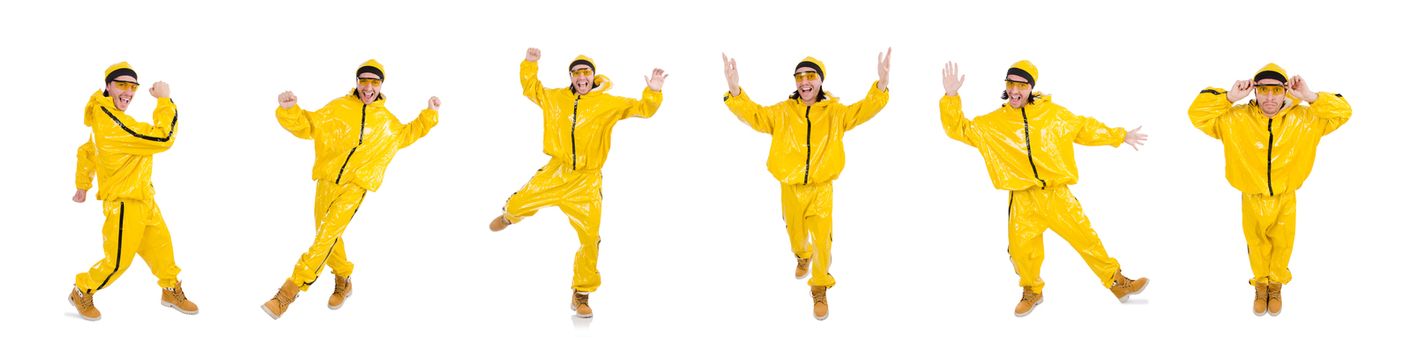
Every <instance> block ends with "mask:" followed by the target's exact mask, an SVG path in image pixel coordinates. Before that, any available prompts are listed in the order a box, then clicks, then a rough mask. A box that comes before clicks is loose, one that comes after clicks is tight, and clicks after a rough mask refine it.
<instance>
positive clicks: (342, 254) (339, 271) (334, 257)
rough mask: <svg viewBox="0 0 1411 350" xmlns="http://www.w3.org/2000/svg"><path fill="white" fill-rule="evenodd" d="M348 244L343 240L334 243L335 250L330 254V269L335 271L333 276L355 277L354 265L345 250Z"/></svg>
mask: <svg viewBox="0 0 1411 350" xmlns="http://www.w3.org/2000/svg"><path fill="white" fill-rule="evenodd" d="M344 244H346V243H344V241H343V240H342V239H339V240H337V241H336V242H334V243H333V250H332V252H331V253H329V254H328V269H330V270H333V274H335V275H339V276H343V277H348V276H352V275H353V263H352V262H350V261H348V253H347V251H346V250H344V248H343V245H344Z"/></svg>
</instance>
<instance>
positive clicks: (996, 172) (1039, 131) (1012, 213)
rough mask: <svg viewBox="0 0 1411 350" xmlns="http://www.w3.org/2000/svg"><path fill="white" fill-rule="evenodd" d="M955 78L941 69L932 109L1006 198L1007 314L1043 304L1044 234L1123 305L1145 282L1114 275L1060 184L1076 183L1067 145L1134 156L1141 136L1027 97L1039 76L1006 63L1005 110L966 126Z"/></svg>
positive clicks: (951, 70) (1029, 66)
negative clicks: (1017, 289) (1013, 286)
mask: <svg viewBox="0 0 1411 350" xmlns="http://www.w3.org/2000/svg"><path fill="white" fill-rule="evenodd" d="M958 71H959V67H958V66H957V65H956V64H955V63H947V64H946V67H945V69H944V71H943V72H942V74H943V78H942V83H943V85H944V87H945V90H946V95H945V97H942V98H941V102H940V107H941V124H942V125H943V127H944V128H945V130H946V135H947V136H950V137H951V138H953V139H955V140H957V141H960V142H964V143H965V144H967V145H970V146H974V147H975V148H977V149H979V151H980V156H981V157H982V158H984V159H985V168H986V170H988V171H989V174H990V181H992V182H993V183H994V186H995V188H996V189H1000V190H1006V191H1009V259H1010V261H1012V262H1013V263H1014V272H1015V273H1017V274H1018V275H1019V285H1020V286H1021V287H1023V288H1024V294H1023V295H1022V296H1021V297H1020V299H1019V304H1018V305H1016V306H1015V307H1014V315H1015V316H1019V317H1023V316H1025V315H1028V314H1029V312H1030V311H1033V310H1034V307H1035V306H1038V305H1039V303H1041V302H1043V288H1044V281H1043V279H1041V278H1039V268H1040V266H1041V265H1042V264H1043V261H1044V241H1043V234H1044V231H1045V230H1047V229H1053V231H1054V232H1056V233H1058V236H1059V237H1063V239H1064V240H1066V241H1068V244H1069V245H1072V246H1073V249H1074V250H1077V251H1078V255H1080V256H1082V257H1083V261H1084V262H1086V263H1087V264H1088V267H1089V268H1091V269H1092V270H1093V273H1095V274H1097V277H1098V279H1100V280H1101V281H1102V286H1103V287H1106V288H1108V289H1109V290H1111V291H1112V295H1114V296H1116V297H1117V299H1118V300H1120V301H1123V302H1125V301H1126V300H1127V297H1128V296H1130V295H1132V294H1137V293H1141V292H1142V290H1143V289H1145V288H1146V285H1147V279H1146V278H1139V279H1137V280H1132V279H1129V278H1127V277H1126V276H1123V275H1122V269H1121V266H1119V265H1118V264H1117V260H1116V259H1113V258H1112V257H1109V256H1108V255H1107V250H1106V249H1104V248H1103V246H1102V241H1101V240H1099V239H1098V237H1097V232H1094V231H1093V228H1092V224H1091V223H1089V222H1088V217H1087V215H1084V214H1083V208H1082V206H1081V205H1079V204H1078V199H1077V198H1075V197H1073V194H1072V193H1071V192H1069V191H1068V185H1071V184H1076V183H1078V167H1077V163H1076V162H1075V161H1074V160H1073V144H1074V143H1077V144H1081V145H1086V146H1099V145H1103V146H1112V147H1117V146H1120V145H1122V144H1123V143H1126V144H1129V145H1132V148H1133V149H1136V148H1137V146H1140V145H1142V144H1144V143H1145V142H1146V134H1143V133H1141V128H1140V127H1138V128H1136V129H1134V130H1131V131H1128V130H1126V129H1122V128H1109V127H1107V125H1103V124H1102V123H1101V122H1098V121H1097V120H1096V119H1093V118H1089V117H1084V116H1079V115H1076V114H1073V112H1069V111H1068V109H1066V108H1063V107H1062V106H1059V105H1058V104H1055V103H1053V101H1051V100H1050V97H1049V96H1043V95H1041V94H1039V93H1037V92H1034V91H1033V87H1034V85H1035V84H1037V83H1038V78H1039V70H1038V68H1036V67H1034V64H1033V63H1030V62H1029V61H1027V60H1026V61H1019V62H1016V63H1014V65H1012V66H1010V68H1009V71H1008V72H1006V74H1005V91H1004V94H1003V95H1002V96H1001V98H1003V99H1005V100H1006V101H1007V102H1008V103H1006V104H1004V105H1003V106H1000V108H999V109H996V110H995V111H994V112H990V113H989V114H986V115H983V116H980V117H977V118H975V120H974V121H971V120H969V119H966V118H965V114H964V112H963V111H962V110H961V106H960V95H959V90H960V86H961V84H963V83H965V77H964V76H958V74H959V72H958Z"/></svg>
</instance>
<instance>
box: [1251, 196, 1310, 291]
mask: <svg viewBox="0 0 1411 350" xmlns="http://www.w3.org/2000/svg"><path fill="white" fill-rule="evenodd" d="M1296 204H1297V200H1296V198H1295V191H1288V192H1284V193H1280V194H1276V195H1273V196H1269V195H1266V194H1261V193H1245V194H1244V195H1243V196H1242V198H1241V200H1240V207H1241V209H1242V210H1241V211H1242V212H1243V217H1244V220H1243V221H1244V239H1245V242H1246V243H1248V249H1249V267H1250V270H1253V272H1254V277H1253V278H1250V279H1249V284H1250V285H1254V284H1258V283H1270V282H1273V283H1281V284H1288V283H1289V281H1291V280H1293V273H1292V272H1289V257H1290V256H1292V255H1293V236H1294V221H1295V220H1294V219H1295V216H1296V215H1295V214H1296V213H1295V212H1296V209H1295V207H1296Z"/></svg>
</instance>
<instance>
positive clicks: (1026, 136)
mask: <svg viewBox="0 0 1411 350" xmlns="http://www.w3.org/2000/svg"><path fill="white" fill-rule="evenodd" d="M1019 114H1021V115H1023V116H1024V150H1025V151H1027V152H1028V153H1029V169H1032V170H1033V171H1034V179H1038V180H1039V189H1041V190H1042V189H1045V188H1048V182H1047V181H1044V179H1043V178H1040V177H1039V167H1038V166H1037V165H1034V148H1033V147H1032V146H1031V145H1030V144H1029V112H1027V111H1025V109H1024V108H1020V109H1019Z"/></svg>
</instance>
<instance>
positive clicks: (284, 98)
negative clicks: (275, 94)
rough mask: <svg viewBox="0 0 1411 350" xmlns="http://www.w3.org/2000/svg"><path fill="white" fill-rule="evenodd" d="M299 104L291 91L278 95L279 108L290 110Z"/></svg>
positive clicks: (297, 98)
mask: <svg viewBox="0 0 1411 350" xmlns="http://www.w3.org/2000/svg"><path fill="white" fill-rule="evenodd" d="M298 104H299V97H298V96H294V92H293V91H285V92H284V93H282V94H279V108H284V109H290V108H294V106H296V105H298Z"/></svg>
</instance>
